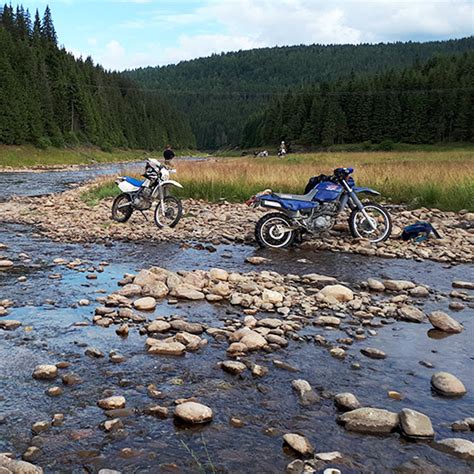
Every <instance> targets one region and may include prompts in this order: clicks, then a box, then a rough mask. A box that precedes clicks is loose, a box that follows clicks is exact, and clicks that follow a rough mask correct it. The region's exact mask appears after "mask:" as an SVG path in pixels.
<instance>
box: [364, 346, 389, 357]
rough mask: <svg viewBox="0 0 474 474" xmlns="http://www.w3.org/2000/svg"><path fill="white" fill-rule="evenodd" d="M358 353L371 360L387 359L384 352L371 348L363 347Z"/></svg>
mask: <svg viewBox="0 0 474 474" xmlns="http://www.w3.org/2000/svg"><path fill="white" fill-rule="evenodd" d="M360 352H361V353H362V354H364V355H365V356H366V357H370V358H371V359H385V358H386V357H387V354H385V352H384V351H381V350H380V349H375V348H373V347H365V348H364V349H361V350H360Z"/></svg>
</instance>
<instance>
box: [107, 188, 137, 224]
mask: <svg viewBox="0 0 474 474" xmlns="http://www.w3.org/2000/svg"><path fill="white" fill-rule="evenodd" d="M132 214H133V206H132V198H131V197H130V196H129V195H128V194H119V195H118V196H117V197H116V198H115V199H114V203H113V204H112V219H113V220H114V221H116V222H127V221H128V220H129V219H130V217H131V215H132Z"/></svg>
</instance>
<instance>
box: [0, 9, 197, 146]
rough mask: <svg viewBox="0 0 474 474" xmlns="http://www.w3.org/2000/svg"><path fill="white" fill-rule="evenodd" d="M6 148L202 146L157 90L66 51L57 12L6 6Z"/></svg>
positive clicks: (2, 104) (1, 22) (2, 120)
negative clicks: (58, 29)
mask: <svg viewBox="0 0 474 474" xmlns="http://www.w3.org/2000/svg"><path fill="white" fill-rule="evenodd" d="M0 111H1V113H0V143H4V144H15V145H17V144H23V143H33V144H35V145H37V146H39V147H46V146H49V145H54V146H63V145H65V144H71V145H75V144H79V143H87V144H93V145H98V146H101V147H102V148H104V149H109V148H111V147H114V146H117V147H130V148H146V149H156V148H160V147H162V146H164V145H165V144H166V143H168V142H169V143H172V144H173V145H174V146H176V147H195V144H196V143H195V138H194V134H193V132H192V131H191V128H190V125H189V123H188V121H187V120H186V118H185V117H183V115H182V114H181V113H179V112H178V111H177V110H176V109H175V108H174V107H173V106H171V105H170V104H169V103H168V102H167V101H166V99H164V98H163V97H162V96H161V95H160V94H159V93H158V92H157V91H150V92H148V91H143V90H141V89H140V87H139V86H138V85H137V84H136V83H135V82H134V81H132V80H131V79H129V78H127V77H125V76H123V75H121V74H119V73H112V72H108V71H105V70H104V69H103V68H102V67H101V66H100V65H95V64H94V62H93V61H92V59H91V58H90V57H88V58H86V59H85V60H84V59H82V58H80V59H76V58H74V56H73V55H72V54H70V53H68V52H67V51H66V50H65V48H64V47H59V46H58V40H57V35H56V31H55V28H54V24H53V20H52V16H51V10H50V9H49V7H46V9H45V11H44V15H43V16H42V17H40V15H39V12H38V10H36V13H35V15H34V18H31V15H30V13H29V11H28V10H25V9H24V8H23V7H22V6H17V7H16V8H14V7H12V6H11V5H4V6H3V7H0Z"/></svg>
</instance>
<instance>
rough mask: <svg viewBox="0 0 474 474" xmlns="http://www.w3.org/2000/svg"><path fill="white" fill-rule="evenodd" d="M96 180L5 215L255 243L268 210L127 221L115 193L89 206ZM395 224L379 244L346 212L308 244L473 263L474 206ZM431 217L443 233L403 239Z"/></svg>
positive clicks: (64, 231) (118, 235)
mask: <svg viewBox="0 0 474 474" xmlns="http://www.w3.org/2000/svg"><path fill="white" fill-rule="evenodd" d="M91 186H94V184H93V183H92V184H87V185H85V186H82V187H79V188H76V189H73V190H70V191H66V192H63V193H60V194H55V195H50V196H43V197H36V198H25V197H18V198H16V199H13V200H10V201H8V202H6V203H2V204H0V213H1V218H0V219H1V220H2V221H4V222H21V223H25V224H33V225H36V226H38V227H39V228H40V229H41V232H42V234H43V235H46V236H48V237H50V238H52V239H54V240H58V241H61V242H107V241H111V240H125V241H130V240H138V241H140V240H147V241H170V240H172V241H175V242H178V241H179V242H189V241H198V242H203V243H207V244H213V245H216V244H229V243H254V236H253V232H254V228H255V222H256V221H257V220H258V218H259V217H260V216H261V214H262V213H263V212H264V211H262V210H255V209H250V208H248V207H247V206H245V205H244V204H229V203H226V202H222V203H220V204H209V203H206V202H203V201H194V200H187V201H185V203H184V217H183V219H182V221H181V222H180V224H179V226H177V227H176V228H175V229H165V230H161V231H158V230H157V229H156V227H155V226H154V224H153V216H152V214H151V213H148V215H149V218H150V220H149V221H146V220H145V218H144V217H143V216H142V215H141V214H140V213H135V214H134V215H133V216H132V218H131V219H130V221H129V222H127V223H126V224H118V223H115V222H112V221H111V219H110V212H111V211H110V210H111V205H112V200H111V199H105V200H103V201H101V202H100V204H98V205H97V206H92V207H91V206H89V205H88V204H86V203H85V202H84V201H83V200H82V199H81V194H82V193H83V192H84V190H86V189H88V188H89V187H91ZM391 213H392V217H393V221H394V229H393V233H392V238H391V239H389V240H388V241H387V242H384V243H381V244H378V245H376V246H374V245H372V244H369V243H367V242H364V241H358V240H354V239H353V238H352V237H351V236H350V234H349V229H348V226H347V219H345V218H344V217H343V216H341V217H340V219H339V224H337V225H336V226H335V228H334V229H333V230H331V231H330V232H326V233H324V234H322V235H321V236H320V237H318V238H316V239H311V240H309V241H307V242H306V243H304V244H303V247H308V248H312V249H318V250H330V251H334V252H338V251H339V252H349V253H358V254H362V255H366V256H369V257H370V256H379V257H384V258H409V259H416V260H425V259H429V260H435V261H438V262H445V263H467V262H471V263H472V261H473V260H474V234H473V232H474V214H473V213H469V212H461V213H454V212H442V211H439V210H436V209H418V210H413V211H411V210H403V209H397V208H393V209H392V210H391ZM419 220H422V221H429V222H431V223H432V224H433V225H434V226H435V228H436V229H437V230H438V232H439V233H440V234H441V236H442V239H430V240H428V241H426V242H423V243H407V242H403V241H401V240H399V239H398V238H397V237H399V235H400V233H401V230H402V228H403V227H404V226H406V225H408V224H412V223H414V222H416V221H419Z"/></svg>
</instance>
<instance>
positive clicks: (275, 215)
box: [255, 212, 295, 249]
mask: <svg viewBox="0 0 474 474" xmlns="http://www.w3.org/2000/svg"><path fill="white" fill-rule="evenodd" d="M255 239H256V241H257V243H258V245H259V246H260V247H268V248H274V249H278V248H280V249H281V248H286V247H289V246H290V245H292V244H293V242H294V240H295V230H293V229H292V228H291V220H290V219H289V218H288V217H287V216H286V215H285V214H282V213H281V212H272V213H270V214H265V215H264V216H262V217H261V218H260V219H259V220H258V222H257V225H256V226H255Z"/></svg>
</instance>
